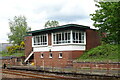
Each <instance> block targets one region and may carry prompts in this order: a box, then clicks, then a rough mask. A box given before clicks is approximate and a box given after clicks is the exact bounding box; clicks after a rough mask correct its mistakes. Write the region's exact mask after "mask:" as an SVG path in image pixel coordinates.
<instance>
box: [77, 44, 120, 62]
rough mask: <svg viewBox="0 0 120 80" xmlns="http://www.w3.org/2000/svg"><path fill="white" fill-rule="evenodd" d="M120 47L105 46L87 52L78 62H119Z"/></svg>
mask: <svg viewBox="0 0 120 80" xmlns="http://www.w3.org/2000/svg"><path fill="white" fill-rule="evenodd" d="M118 50H119V45H111V44H105V45H101V46H98V47H96V48H93V49H91V50H89V51H87V52H85V53H84V54H83V55H82V56H81V57H80V58H78V60H99V61H100V60H111V61H112V60H116V61H118V59H119V57H120V54H119V51H118Z"/></svg>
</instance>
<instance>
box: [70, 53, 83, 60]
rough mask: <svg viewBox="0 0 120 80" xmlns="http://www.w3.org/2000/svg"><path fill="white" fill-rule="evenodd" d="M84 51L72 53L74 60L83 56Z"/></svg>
mask: <svg viewBox="0 0 120 80" xmlns="http://www.w3.org/2000/svg"><path fill="white" fill-rule="evenodd" d="M83 52H84V51H72V59H76V58H78V57H80V56H81V55H82V54H83Z"/></svg>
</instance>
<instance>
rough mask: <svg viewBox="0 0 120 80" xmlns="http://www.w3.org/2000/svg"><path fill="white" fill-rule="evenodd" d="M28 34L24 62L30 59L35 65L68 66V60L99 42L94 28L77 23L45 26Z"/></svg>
mask: <svg viewBox="0 0 120 80" xmlns="http://www.w3.org/2000/svg"><path fill="white" fill-rule="evenodd" d="M28 34H29V35H27V36H26V37H25V56H26V59H25V62H27V61H32V62H34V63H35V65H37V66H54V67H59V66H63V67H65V66H68V64H67V63H68V61H70V60H74V59H76V58H78V57H80V56H81V55H82V54H83V52H84V51H86V50H89V49H91V48H94V47H96V46H98V45H99V44H100V40H99V39H100V38H99V36H98V33H97V32H96V30H95V29H91V28H90V27H88V26H83V25H78V24H67V25H62V26H57V27H51V28H45V29H41V30H35V31H30V32H28ZM60 63H63V64H61V65H60Z"/></svg>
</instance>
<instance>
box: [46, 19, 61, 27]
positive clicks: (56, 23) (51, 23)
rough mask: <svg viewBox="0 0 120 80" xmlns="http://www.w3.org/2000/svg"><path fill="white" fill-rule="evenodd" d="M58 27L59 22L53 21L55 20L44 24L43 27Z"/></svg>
mask: <svg viewBox="0 0 120 80" xmlns="http://www.w3.org/2000/svg"><path fill="white" fill-rule="evenodd" d="M58 25H59V22H58V21H55V20H53V21H52V20H51V21H50V20H48V21H47V22H46V23H45V25H44V26H45V27H46V28H48V27H56V26H58Z"/></svg>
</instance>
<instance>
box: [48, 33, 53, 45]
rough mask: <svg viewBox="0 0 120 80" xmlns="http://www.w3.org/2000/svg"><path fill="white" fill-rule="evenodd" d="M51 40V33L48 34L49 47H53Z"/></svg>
mask: <svg viewBox="0 0 120 80" xmlns="http://www.w3.org/2000/svg"><path fill="white" fill-rule="evenodd" d="M51 38H52V36H51V33H49V34H48V45H49V46H50V45H52V41H51Z"/></svg>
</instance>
